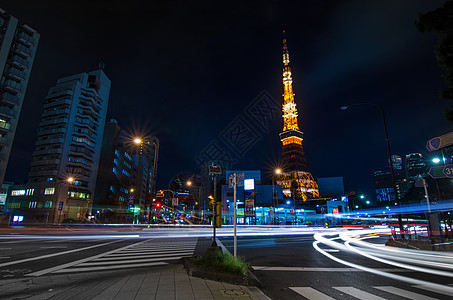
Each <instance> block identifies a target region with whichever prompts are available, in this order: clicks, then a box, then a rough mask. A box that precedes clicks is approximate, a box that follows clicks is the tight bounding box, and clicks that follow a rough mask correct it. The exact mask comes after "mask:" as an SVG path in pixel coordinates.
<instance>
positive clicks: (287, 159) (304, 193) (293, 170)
mask: <svg viewBox="0 0 453 300" xmlns="http://www.w3.org/2000/svg"><path fill="white" fill-rule="evenodd" d="M283 33H285V32H284V31H283ZM282 112H283V132H282V133H280V140H281V141H282V144H283V145H282V156H281V164H282V168H283V172H282V173H281V174H280V175H279V177H278V180H277V182H278V184H280V185H282V186H283V193H284V194H285V195H286V196H290V195H291V196H292V197H293V199H296V198H299V199H300V198H302V200H303V201H306V200H307V199H313V198H318V197H319V190H318V184H317V183H316V181H315V180H314V179H313V176H312V175H311V173H310V171H309V170H308V166H307V160H306V159H305V154H304V150H303V148H302V140H303V133H302V131H300V129H299V125H298V123H297V116H298V113H297V108H296V103H295V101H294V93H293V80H292V77H291V68H290V67H289V53H288V47H287V46H286V38H285V37H284V38H283V107H282Z"/></svg>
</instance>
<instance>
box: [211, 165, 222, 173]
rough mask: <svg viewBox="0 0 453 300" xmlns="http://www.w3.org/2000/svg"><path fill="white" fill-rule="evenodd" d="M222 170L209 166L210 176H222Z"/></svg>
mask: <svg viewBox="0 0 453 300" xmlns="http://www.w3.org/2000/svg"><path fill="white" fill-rule="evenodd" d="M221 174H222V168H221V167H220V166H214V165H212V166H209V175H221Z"/></svg>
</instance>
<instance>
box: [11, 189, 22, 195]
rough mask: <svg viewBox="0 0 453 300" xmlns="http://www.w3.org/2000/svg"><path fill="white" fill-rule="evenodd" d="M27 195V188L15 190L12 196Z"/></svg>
mask: <svg viewBox="0 0 453 300" xmlns="http://www.w3.org/2000/svg"><path fill="white" fill-rule="evenodd" d="M23 195H25V190H14V191H12V192H11V196H23Z"/></svg>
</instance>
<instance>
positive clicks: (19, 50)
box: [0, 9, 39, 185]
mask: <svg viewBox="0 0 453 300" xmlns="http://www.w3.org/2000/svg"><path fill="white" fill-rule="evenodd" d="M38 41H39V33H37V32H36V30H34V29H33V28H31V27H30V26H28V25H25V24H22V23H21V22H20V21H19V20H18V19H16V18H14V17H13V16H11V15H9V14H7V13H6V12H5V11H4V10H2V9H0V74H1V78H0V185H1V184H2V182H3V179H4V176H5V172H6V167H7V165H8V160H9V155H10V152H11V146H12V144H13V140H14V136H15V133H16V128H17V123H18V121H19V115H20V112H21V109H22V104H23V102H24V97H25V91H26V89H27V85H28V81H29V78H30V73H31V68H32V66H33V61H34V59H35V54H36V48H37V46H38Z"/></svg>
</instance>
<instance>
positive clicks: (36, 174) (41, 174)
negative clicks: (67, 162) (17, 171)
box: [28, 170, 58, 178]
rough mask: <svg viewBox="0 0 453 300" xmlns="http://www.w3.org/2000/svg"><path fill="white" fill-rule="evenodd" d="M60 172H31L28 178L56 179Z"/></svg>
mask: <svg viewBox="0 0 453 300" xmlns="http://www.w3.org/2000/svg"><path fill="white" fill-rule="evenodd" d="M57 175H58V170H46V171H30V172H29V173H28V177H30V178H31V177H56V176H57Z"/></svg>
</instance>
